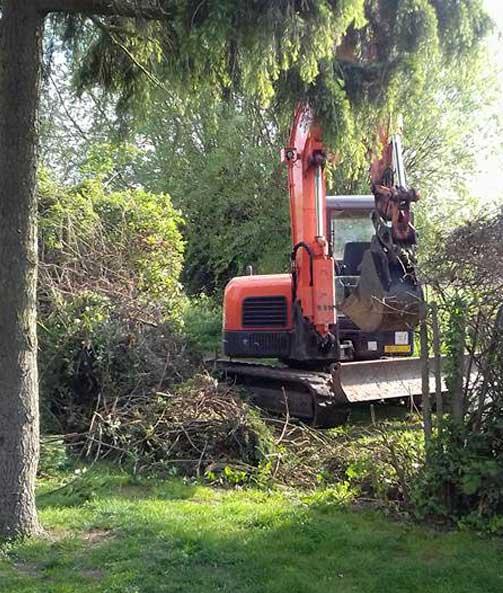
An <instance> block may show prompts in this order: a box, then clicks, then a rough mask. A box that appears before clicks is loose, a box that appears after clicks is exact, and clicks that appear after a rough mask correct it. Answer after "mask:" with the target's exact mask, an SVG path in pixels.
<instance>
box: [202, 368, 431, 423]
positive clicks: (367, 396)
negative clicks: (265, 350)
mask: <svg viewBox="0 0 503 593" xmlns="http://www.w3.org/2000/svg"><path fill="white" fill-rule="evenodd" d="M211 362H212V366H213V369H214V370H216V371H218V372H219V374H220V375H221V376H223V377H226V378H229V379H231V380H233V381H236V382H237V383H238V384H240V385H243V386H244V387H245V388H247V390H248V391H249V393H250V398H251V401H252V402H253V403H254V404H255V405H257V406H259V407H260V408H263V409H265V410H268V411H270V412H273V413H276V414H282V415H284V414H288V415H289V416H290V417H293V418H297V419H300V420H302V421H303V422H305V423H307V424H310V425H312V426H314V427H318V428H330V427H332V426H338V425H340V424H344V423H345V422H346V420H347V419H348V417H349V414H350V411H351V407H352V405H355V404H365V403H381V402H382V403H384V402H396V403H404V404H406V405H408V406H409V405H410V406H412V405H413V404H414V403H417V402H418V400H419V398H420V397H421V360H420V359H419V358H417V357H411V358H384V359H378V360H367V361H353V362H340V363H334V364H332V365H331V367H330V368H329V369H327V370H326V371H322V370H318V371H316V370H306V369H293V368H289V367H287V366H279V365H270V364H264V363H259V362H245V361H232V360H227V359H224V358H221V359H216V360H213V361H211ZM433 368H434V365H433V363H432V364H430V369H433ZM434 388H435V378H434V376H433V372H431V374H430V389H431V391H432V392H433V391H434Z"/></svg>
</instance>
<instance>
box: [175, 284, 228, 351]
mask: <svg viewBox="0 0 503 593" xmlns="http://www.w3.org/2000/svg"><path fill="white" fill-rule="evenodd" d="M183 320H184V332H185V334H186V335H187V337H188V340H189V344H190V345H191V347H192V349H193V350H194V351H195V352H197V353H198V354H199V355H201V356H203V355H205V354H209V355H214V354H215V353H218V352H219V351H221V348H222V304H221V303H220V302H218V301H217V300H216V298H212V297H208V296H206V295H205V294H201V295H199V296H198V297H193V298H191V299H190V300H189V301H188V302H187V307H186V309H185V314H184V317H183Z"/></svg>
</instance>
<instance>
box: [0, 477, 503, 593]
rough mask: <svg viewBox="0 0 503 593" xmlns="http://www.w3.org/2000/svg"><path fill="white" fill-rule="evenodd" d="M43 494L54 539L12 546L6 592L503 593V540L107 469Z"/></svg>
mask: <svg viewBox="0 0 503 593" xmlns="http://www.w3.org/2000/svg"><path fill="white" fill-rule="evenodd" d="M58 486H59V482H58V480H52V481H45V482H43V483H42V484H41V486H40V497H39V506H40V517H41V520H42V523H43V525H44V527H45V528H46V530H47V534H48V535H47V537H45V538H41V539H33V540H29V541H26V542H24V543H18V544H12V545H9V546H4V547H3V548H2V554H1V556H0V591H1V593H70V592H72V593H73V592H79V593H86V592H90V593H91V592H92V593H168V592H169V593H175V592H178V593H199V592H201V593H202V592H205V593H212V592H217V591H218V592H223V591H228V592H232V593H259V592H264V593H265V592H267V593H322V592H329V593H332V592H333V593H346V592H355V593H374V592H375V593H377V592H379V593H382V592H384V593H394V592H397V593H398V592H400V593H404V592H407V593H409V592H410V593H413V592H416V591H417V592H418V593H419V592H420V593H431V592H438V593H465V592H466V593H477V592H480V593H492V592H494V593H501V591H503V543H502V542H500V541H496V540H484V539H480V538H479V537H477V536H476V535H474V534H471V533H467V532H465V533H437V532H434V531H432V530H429V529H427V528H422V527H417V526H413V525H410V524H400V523H394V522H391V521H389V520H386V519H384V518H383V517H381V516H379V515H378V514H376V513H370V512H356V511H351V510H347V509H342V508H338V507H336V506H327V505H325V506H320V504H319V503H318V504H316V503H314V502H306V500H305V499H303V498H302V497H300V496H299V497H296V496H295V494H294V493H289V494H281V493H273V494H269V493H265V492H259V491H221V490H215V489H211V488H206V487H203V486H197V485H186V484H184V483H182V482H181V481H178V480H169V481H165V482H160V481H154V480H150V481H149V480H141V481H139V480H135V479H133V478H132V477H130V476H128V475H126V474H120V473H117V472H115V473H114V472H112V473H111V474H110V476H108V477H107V476H105V474H104V470H103V469H102V470H100V471H99V472H98V473H94V472H93V474H92V475H90V476H89V477H86V478H85V479H84V480H82V481H78V480H77V481H76V482H74V483H73V484H70V485H69V486H67V487H66V488H63V489H59V490H56V491H54V489H55V488H57V487H58Z"/></svg>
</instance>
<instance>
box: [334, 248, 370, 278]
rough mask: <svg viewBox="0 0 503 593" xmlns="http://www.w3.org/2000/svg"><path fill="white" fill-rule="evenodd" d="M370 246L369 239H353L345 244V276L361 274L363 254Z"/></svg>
mask: <svg viewBox="0 0 503 593" xmlns="http://www.w3.org/2000/svg"><path fill="white" fill-rule="evenodd" d="M369 248H370V242H369V241H353V242H351V243H346V245H345V246H344V257H343V259H342V266H341V273H342V275H343V276H359V275H360V266H361V263H362V260H363V254H364V253H365V251H367V249H369Z"/></svg>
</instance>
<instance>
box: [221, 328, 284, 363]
mask: <svg viewBox="0 0 503 593" xmlns="http://www.w3.org/2000/svg"><path fill="white" fill-rule="evenodd" d="M289 352H290V336H289V335H288V333H287V332H278V331H275V332H243V331H240V332H226V333H225V335H224V353H225V355H226V356H257V357H262V356H271V357H277V356H288V354H289Z"/></svg>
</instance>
